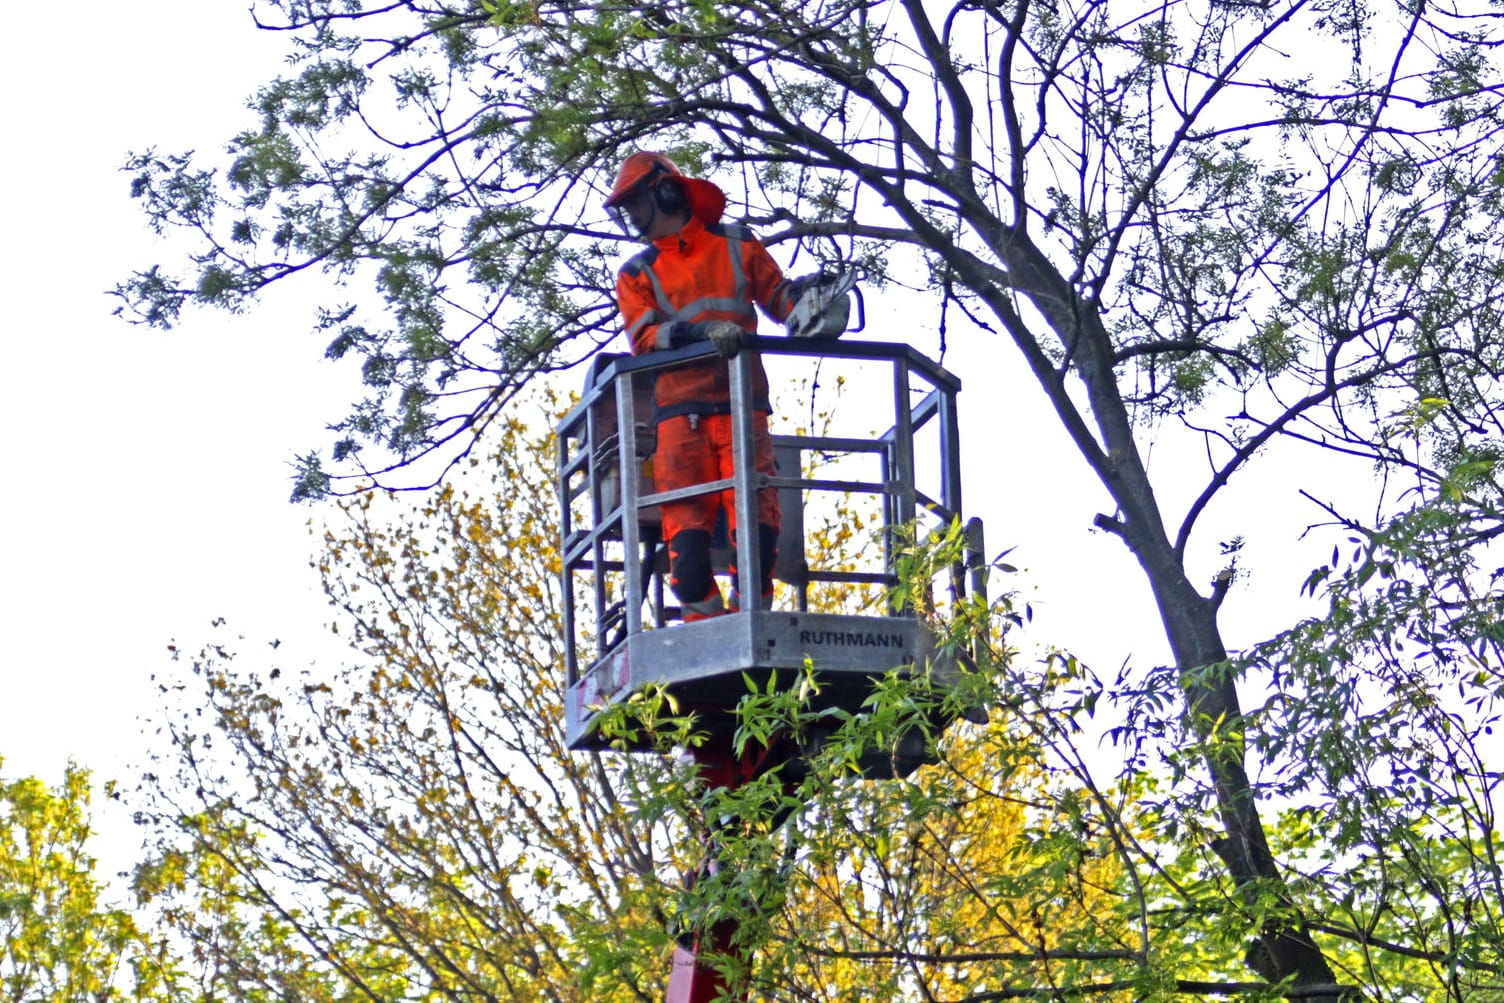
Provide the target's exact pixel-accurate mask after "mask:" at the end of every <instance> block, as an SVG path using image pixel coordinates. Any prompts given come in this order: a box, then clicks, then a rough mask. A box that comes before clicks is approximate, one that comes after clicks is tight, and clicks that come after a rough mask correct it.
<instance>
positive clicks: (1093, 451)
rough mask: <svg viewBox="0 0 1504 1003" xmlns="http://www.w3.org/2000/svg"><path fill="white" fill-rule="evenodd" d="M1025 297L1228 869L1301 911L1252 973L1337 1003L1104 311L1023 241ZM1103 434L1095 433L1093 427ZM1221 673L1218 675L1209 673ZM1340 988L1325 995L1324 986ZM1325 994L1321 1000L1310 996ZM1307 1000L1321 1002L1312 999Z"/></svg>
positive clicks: (999, 303) (1021, 332) (1016, 244)
mask: <svg viewBox="0 0 1504 1003" xmlns="http://www.w3.org/2000/svg"><path fill="white" fill-rule="evenodd" d="M999 250H1000V251H1001V252H1002V254H1003V258H1004V260H1005V261H1007V263H1008V266H1009V278H1010V280H1011V281H1012V284H1013V286H1014V288H1015V289H1017V290H1019V291H1022V292H1024V293H1025V294H1026V295H1027V296H1028V297H1029V300H1030V302H1031V303H1032V304H1033V305H1034V306H1035V308H1036V309H1038V310H1039V311H1040V312H1041V313H1042V314H1043V315H1044V317H1045V320H1046V321H1047V322H1048V323H1049V325H1050V327H1051V328H1052V329H1053V330H1054V332H1055V333H1056V335H1057V336H1058V337H1059V339H1060V342H1061V344H1062V346H1063V347H1064V350H1065V352H1066V360H1065V363H1064V365H1063V366H1061V367H1060V368H1058V369H1057V368H1056V367H1055V366H1054V365H1053V364H1052V363H1050V362H1049V361H1048V359H1047V357H1046V355H1045V353H1044V352H1043V351H1042V349H1041V347H1040V345H1039V344H1038V342H1037V341H1035V339H1034V337H1033V334H1032V333H1031V332H1030V331H1029V330H1028V328H1027V326H1026V325H1025V324H1024V322H1023V319H1022V318H1021V317H1020V315H1019V314H1018V313H1017V312H1016V310H1015V309H1014V308H1013V306H1012V303H1011V302H1010V301H1009V300H1008V298H1007V296H1006V295H1005V294H1000V295H999V296H997V297H995V298H994V299H993V301H992V306H993V307H994V308H995V309H996V310H997V311H998V313H999V316H1000V317H1001V319H1002V320H1003V322H1004V324H1005V326H1006V327H1007V328H1008V329H1009V331H1010V333H1011V334H1012V335H1013V337H1014V340H1015V342H1016V343H1017V344H1018V345H1019V346H1020V347H1021V348H1022V349H1023V351H1024V353H1025V356H1026V357H1027V358H1028V359H1029V361H1030V363H1031V365H1032V366H1033V368H1034V371H1035V376H1036V377H1037V378H1038V379H1039V380H1040V382H1041V384H1042V385H1043V387H1044V389H1045V392H1046V394H1047V395H1048V396H1049V397H1050V399H1051V402H1052V403H1053V404H1054V406H1055V410H1056V412H1057V414H1059V416H1060V418H1061V420H1062V421H1063V423H1064V424H1065V426H1066V428H1067V431H1068V432H1070V434H1071V435H1072V436H1073V437H1074V438H1075V440H1076V444H1077V446H1078V448H1079V449H1080V450H1081V452H1082V454H1083V455H1084V456H1085V458H1086V460H1087V462H1088V463H1090V464H1091V466H1092V468H1093V469H1094V470H1095V471H1096V473H1097V475H1098V477H1099V478H1100V479H1101V481H1102V483H1103V485H1104V486H1105V487H1106V488H1107V491H1108V493H1109V494H1110V495H1111V496H1112V499H1113V501H1114V502H1115V503H1116V504H1117V506H1118V513H1119V514H1118V516H1117V517H1115V518H1114V517H1108V516H1101V517H1099V518H1098V525H1100V526H1102V527H1103V528H1106V529H1108V530H1110V531H1112V532H1114V533H1116V534H1117V535H1118V536H1119V537H1120V538H1121V539H1122V540H1123V542H1124V543H1125V544H1126V545H1127V546H1128V549H1129V550H1130V551H1132V552H1133V555H1134V556H1135V557H1136V558H1138V561H1139V564H1140V566H1141V567H1142V568H1143V569H1144V574H1145V576H1146V578H1147V579H1148V582H1149V586H1150V588H1151V589H1152V591H1153V593H1154V598H1155V601H1156V603H1157V604H1158V607H1159V615H1160V621H1161V623H1162V624H1163V627H1164V631H1165V637H1166V639H1167V640H1168V641H1169V644H1170V650H1171V652H1172V653H1173V656H1174V658H1175V666H1176V668H1177V669H1178V670H1179V674H1180V682H1181V692H1182V694H1183V696H1184V699H1185V704H1186V710H1187V716H1188V720H1189V722H1190V726H1191V729H1192V732H1193V733H1194V734H1195V735H1196V737H1197V739H1198V740H1199V741H1200V742H1201V743H1202V745H1203V748H1204V750H1205V751H1204V754H1203V756H1204V760H1205V762H1206V767H1207V771H1208V773H1209V774H1210V777H1211V781H1212V786H1213V789H1214V791H1215V795H1216V799H1217V805H1218V810H1219V814H1220V817H1221V820H1222V827H1223V832H1224V835H1223V836H1222V838H1220V839H1218V840H1217V841H1216V843H1215V845H1214V846H1213V849H1214V850H1215V851H1216V853H1217V855H1218V856H1219V857H1220V858H1221V859H1222V861H1223V863H1224V864H1225V865H1226V866H1227V869H1228V872H1229V874H1230V875H1231V876H1232V879H1233V882H1234V883H1235V885H1236V886H1237V888H1238V890H1239V892H1240V893H1241V894H1242V895H1243V898H1244V901H1245V902H1248V903H1250V904H1251V903H1253V902H1254V901H1256V900H1257V899H1258V898H1260V897H1261V896H1269V895H1274V896H1277V897H1278V898H1279V899H1280V900H1281V901H1283V902H1286V903H1289V904H1290V905H1291V910H1290V911H1289V912H1285V913H1284V914H1283V915H1282V912H1283V911H1282V910H1280V909H1275V910H1272V911H1271V912H1272V914H1273V916H1274V917H1275V918H1272V919H1270V920H1268V921H1266V922H1265V923H1264V925H1263V927H1262V928H1261V929H1260V930H1258V931H1256V932H1255V933H1254V938H1253V943H1252V945H1251V946H1250V948H1249V951H1248V954H1247V957H1246V959H1245V960H1246V962H1247V964H1248V966H1249V967H1250V968H1251V969H1253V970H1254V971H1255V972H1257V973H1258V974H1259V975H1260V976H1261V977H1263V978H1264V979H1266V980H1268V981H1270V982H1279V981H1282V980H1284V979H1287V978H1289V979H1292V982H1293V985H1294V986H1295V987H1297V988H1300V989H1303V990H1305V993H1303V994H1302V996H1301V998H1302V999H1307V1000H1318V1001H1323V1003H1326V1001H1331V1003H1336V1001H1338V1000H1340V999H1342V998H1343V994H1342V993H1341V991H1340V990H1338V989H1337V988H1336V978H1335V976H1334V975H1333V972H1332V969H1331V966H1330V965H1329V964H1328V963H1327V960H1326V958H1325V956H1324V955H1323V954H1322V953H1321V950H1320V948H1318V947H1317V946H1316V944H1315V942H1314V941H1313V940H1312V939H1311V938H1310V936H1309V935H1308V934H1307V933H1306V931H1305V923H1304V921H1303V919H1302V918H1301V917H1299V916H1298V914H1296V913H1295V912H1294V908H1293V903H1291V902H1290V900H1289V898H1288V896H1287V895H1286V894H1284V879H1283V878H1282V877H1281V875H1280V873H1279V869H1278V867H1277V866H1276V864H1275V861H1274V856H1273V854H1272V853H1270V851H1269V843H1268V840H1267V838H1266V837H1265V834H1264V827H1263V822H1262V821H1261V819H1260V818H1259V814H1258V805H1257V798H1256V796H1255V794H1254V790H1253V786H1252V784H1251V783H1250V782H1249V779H1248V771H1247V768H1246V765H1245V756H1246V749H1245V746H1244V742H1243V728H1242V725H1243V714H1242V708H1241V707H1240V706H1239V703H1238V694H1237V688H1236V685H1235V681H1234V679H1233V678H1232V675H1231V673H1230V672H1218V671H1215V667H1216V666H1219V665H1222V664H1224V663H1226V661H1227V651H1226V648H1225V647H1224V646H1223V644H1222V637H1221V633H1220V631H1219V630H1218V627H1217V606H1216V603H1215V602H1214V601H1213V600H1211V599H1209V598H1207V597H1205V596H1202V595H1201V594H1200V593H1198V592H1197V591H1196V589H1195V587H1194V586H1193V585H1192V584H1191V582H1190V580H1189V579H1188V578H1187V577H1186V573H1185V564H1184V555H1182V554H1181V553H1179V552H1178V551H1177V550H1176V549H1175V547H1174V546H1173V545H1172V544H1171V542H1170V537H1169V535H1168V533H1167V532H1166V530H1165V526H1164V520H1163V518H1162V517H1161V515H1160V512H1159V506H1158V503H1157V500H1156V497H1155V493H1154V488H1153V485H1152V484H1151V482H1150V480H1149V476H1148V472H1147V470H1146V469H1145V468H1144V465H1143V461H1142V458H1141V457H1140V455H1139V452H1138V447H1137V445H1136V443H1135V441H1134V437H1133V426H1132V422H1131V420H1130V419H1129V416H1128V411H1127V408H1126V406H1125V405H1124V403H1123V398H1122V394H1121V391H1120V389H1119V386H1118V383H1117V378H1116V374H1115V371H1114V365H1113V355H1112V341H1111V338H1110V337H1109V335H1108V333H1107V329H1106V327H1105V325H1103V323H1102V321H1101V318H1100V316H1099V315H1098V313H1097V310H1096V306H1095V304H1094V303H1091V302H1088V301H1085V300H1083V299H1082V298H1081V297H1080V296H1078V295H1077V294H1076V291H1075V290H1074V289H1073V288H1072V286H1071V284H1070V283H1069V282H1068V281H1067V280H1066V279H1065V278H1064V277H1063V276H1062V275H1061V274H1060V273H1059V272H1058V271H1056V270H1055V268H1054V267H1053V266H1052V265H1051V264H1050V263H1049V261H1048V259H1047V258H1046V257H1045V256H1044V255H1043V254H1042V253H1040V252H1039V250H1038V249H1037V248H1035V247H1034V246H1033V244H1032V243H1031V242H1030V241H1029V240H1028V238H1027V236H1026V235H1024V234H1022V233H1013V234H1010V235H1009V237H1008V239H1007V240H1006V241H1004V242H1003V246H1002V247H1001V248H999ZM1067 372H1073V373H1074V374H1075V375H1076V376H1077V377H1078V378H1079V379H1080V380H1081V382H1082V385H1083V386H1084V387H1085V389H1086V393H1087V399H1088V401H1089V404H1090V409H1091V413H1090V416H1089V419H1088V418H1087V417H1085V416H1082V415H1081V414H1080V413H1079V411H1078V409H1077V408H1076V405H1075V403H1074V401H1073V400H1072V399H1071V398H1070V396H1069V395H1068V394H1067V393H1066V392H1065V387H1064V374H1065V373H1067ZM1088 420H1089V421H1090V423H1092V424H1095V426H1096V429H1095V434H1092V433H1091V432H1090V431H1089V430H1088V428H1087V425H1088ZM1209 670H1210V671H1209ZM1327 986H1330V987H1332V990H1331V992H1330V993H1322V992H1320V989H1321V988H1322V987H1327ZM1313 989H1314V990H1316V992H1314V993H1312V992H1311V990H1313ZM1306 993H1310V994H1309V995H1306Z"/></svg>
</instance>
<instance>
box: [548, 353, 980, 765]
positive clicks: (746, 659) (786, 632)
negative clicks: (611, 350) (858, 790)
mask: <svg viewBox="0 0 1504 1003" xmlns="http://www.w3.org/2000/svg"><path fill="white" fill-rule="evenodd" d="M750 341H751V345H750V347H749V348H748V349H747V350H744V351H742V352H741V353H740V354H739V355H738V356H737V357H736V358H734V359H732V360H731V362H730V364H729V368H730V377H731V379H730V387H731V415H732V425H733V454H734V468H735V469H734V473H733V475H732V476H731V477H729V478H725V479H723V480H718V481H713V482H710V483H707V484H701V485H697V486H693V487H688V488H682V489H679V490H675V491H668V492H661V491H657V490H656V489H655V486H654V485H653V482H652V475H651V466H652V465H651V456H652V453H653V440H654V426H653V381H654V377H655V374H656V373H658V372H660V371H662V370H664V369H667V368H670V367H672V366H675V365H682V364H684V363H685V362H687V361H692V360H698V359H703V358H705V357H706V356H708V355H711V354H712V353H711V350H710V347H709V346H708V345H694V346H690V347H688V348H684V349H678V350H674V351H670V352H654V353H651V354H648V355H644V356H637V357H627V356H598V357H597V359H596V360H595V361H594V364H593V366H592V369H591V372H590V374H589V377H588V380H587V385H586V388H585V391H584V394H583V396H582V398H581V400H580V402H579V404H578V405H577V406H576V407H575V408H573V409H572V410H571V411H570V412H569V414H567V415H566V416H565V417H564V419H563V420H562V421H561V422H560V424H559V426H558V429H557V433H558V486H559V494H560V501H561V507H562V510H563V518H562V526H561V529H562V538H563V557H562V567H561V578H562V587H563V608H564V617H565V622H564V642H565V652H566V671H567V690H566V696H565V703H566V705H565V732H566V739H567V741H568V744H569V746H570V747H571V748H574V749H589V748H605V747H608V746H610V747H619V746H617V745H615V744H613V743H611V742H608V741H607V740H606V739H605V738H604V737H603V736H602V735H601V734H600V733H599V730H598V725H599V720H600V717H601V714H602V711H603V710H604V709H605V708H607V707H609V706H610V705H611V704H613V703H616V702H618V701H621V700H624V699H626V698H627V697H628V696H630V695H631V694H633V693H634V692H637V691H639V690H641V689H643V688H645V687H650V686H659V685H661V686H663V687H666V688H667V689H668V691H669V692H670V693H671V694H672V695H673V696H674V697H675V699H676V701H677V702H678V704H679V705H680V707H681V708H684V709H688V710H692V711H694V712H695V713H696V714H697V715H698V719H697V728H698V729H699V730H702V731H708V732H709V733H711V734H712V735H716V734H717V733H719V734H721V735H729V733H730V730H731V729H732V728H733V727H734V719H733V716H732V714H731V713H730V711H731V710H732V708H734V707H735V705H736V703H737V701H738V700H739V699H740V698H741V697H742V696H743V695H745V694H746V693H747V689H748V681H749V680H750V681H751V682H753V683H755V684H757V685H759V686H761V685H764V684H765V683H766V681H767V680H768V678H769V677H770V676H773V675H775V674H776V676H777V678H779V679H788V680H789V681H790V683H793V682H794V680H795V679H796V678H797V677H798V675H799V674H800V673H801V672H802V670H803V669H804V667H805V665H806V663H808V664H810V665H812V666H813V669H814V671H815V672H816V673H817V676H818V679H819V680H820V684H821V686H820V695H819V698H818V699H819V700H820V701H821V706H839V707H843V708H846V709H848V710H856V709H857V708H858V707H860V705H861V704H862V702H863V701H864V700H865V699H866V698H867V696H868V695H869V694H870V693H871V691H872V684H873V682H874V680H876V679H877V678H879V677H882V676H883V675H885V674H886V673H888V672H890V671H892V670H894V669H896V668H902V667H908V669H909V671H915V672H926V671H927V672H931V673H934V674H935V675H936V676H938V677H940V679H941V680H942V682H943V680H944V678H946V677H947V676H953V674H954V673H955V672H956V671H957V669H956V666H955V664H954V662H953V661H951V660H950V659H949V658H948V657H946V656H945V655H944V654H943V653H942V652H941V651H940V650H939V646H938V645H937V642H936V638H935V637H933V636H932V634H931V632H930V630H929V629H928V628H927V627H926V626H925V624H924V622H923V621H922V620H921V619H920V618H919V617H917V616H916V615H915V614H914V612H913V611H912V610H906V609H902V608H893V606H892V604H891V603H889V602H887V601H886V600H879V601H876V602H872V601H869V602H868V604H867V606H866V607H864V608H863V609H862V610H861V612H858V613H851V612H823V611H820V610H819V606H820V605H821V603H820V602H819V601H818V600H819V595H818V590H819V589H820V588H821V587H822V586H831V585H837V586H842V585H844V586H851V587H856V588H866V589H869V590H875V591H877V592H881V590H882V589H884V588H885V587H886V586H888V585H890V584H892V583H893V582H894V581H895V580H896V578H895V575H896V571H895V563H896V555H897V548H898V547H899V545H900V544H901V542H902V541H903V540H904V539H905V538H907V536H906V534H911V533H912V527H914V526H915V525H916V520H918V521H919V524H920V526H921V531H922V529H923V526H924V525H925V524H926V523H927V524H929V526H930V528H936V527H940V528H943V527H947V526H949V525H950V524H951V523H952V522H953V521H956V520H960V519H961V470H960V456H959V449H958V445H959V443H958V422H957V415H956V395H957V393H958V392H959V390H960V381H959V380H957V379H956V378H955V376H953V375H952V374H950V373H949V372H947V371H946V370H944V369H943V368H941V367H940V366H939V365H937V364H936V363H934V362H932V361H930V360H929V359H926V358H924V357H923V356H922V355H920V354H919V353H917V352H915V351H914V350H913V349H911V348H909V347H908V346H906V345H895V344H885V343H877V342H860V341H850V342H848V341H840V342H837V341H813V340H807V339H788V338H755V339H750ZM759 353H760V354H761V356H762V357H763V360H764V361H765V362H766V363H767V364H768V366H769V368H770V370H771V369H774V368H775V367H774V364H775V362H776V364H777V367H779V369H778V371H776V372H774V374H773V376H774V380H773V382H774V386H775V389H776V388H778V387H781V386H791V385H795V384H796V383H797V381H795V380H787V379H783V378H782V376H783V375H784V374H783V369H790V370H793V371H794V373H795V375H796V376H797V374H798V371H799V369H800V368H801V367H802V368H803V369H804V370H805V371H806V372H805V375H806V377H808V376H809V374H818V378H819V379H824V380H827V381H829V382H834V381H835V380H836V379H838V378H839V377H840V372H841V371H842V370H843V369H846V368H860V369H861V370H862V371H863V372H864V373H865V374H866V376H865V378H867V379H868V380H869V381H871V380H872V379H873V376H874V374H876V379H875V382H874V383H873V385H875V386H876V387H877V388H878V389H877V390H875V391H874V390H871V389H869V390H868V391H867V392H865V393H864V394H863V395H862V397H861V400H860V401H859V402H851V401H848V402H847V403H845V404H843V405H842V406H843V407H845V408H848V409H849V408H857V409H859V414H860V415H861V418H862V420H863V421H864V422H868V423H870V426H869V427H871V428H877V429H883V431H881V432H875V433H872V434H861V435H840V436H831V435H820V434H817V432H818V431H819V430H817V429H815V428H811V427H793V428H790V427H788V426H789V424H790V423H789V422H788V421H787V420H786V419H785V420H784V421H783V422H782V426H778V425H775V428H774V431H775V433H780V432H782V433H795V434H775V435H774V436H773V448H774V456H775V458H776V461H777V467H778V472H777V474H776V476H772V477H768V476H765V475H760V474H759V473H758V472H757V471H756V470H755V469H754V464H753V463H752V462H751V458H752V454H753V445H752V442H753V416H752V385H753V372H754V370H753V368H752V367H753V366H754V364H755V360H756V358H757V356H758V354H759ZM805 385H807V386H812V385H814V383H813V381H812V380H809V379H806V380H805ZM811 410H812V414H811V421H810V424H813V423H814V415H813V409H811ZM817 458H818V459H819V461H820V462H819V463H818V464H816V463H813V462H812V461H813V460H815V459H817ZM728 488H731V489H733V490H734V497H735V506H736V516H737V518H736V523H737V525H740V526H755V525H756V524H757V500H756V497H757V491H758V490H759V489H764V488H773V489H776V490H777V491H778V493H779V502H780V508H781V511H782V525H781V528H780V533H779V544H778V557H777V560H776V562H775V564H774V568H773V574H774V577H775V579H776V580H778V581H780V582H782V583H784V586H785V587H784V588H783V589H781V590H780V591H779V594H778V596H777V598H776V600H775V602H774V603H773V608H769V606H768V604H767V602H766V600H764V598H763V597H762V596H760V595H758V590H757V589H756V588H754V587H748V588H745V589H744V590H743V594H742V605H741V608H740V610H739V611H737V612H732V613H729V614H727V615H724V616H719V617H715V618H712V619H707V620H699V621H696V622H693V623H683V622H680V621H681V620H682V613H681V611H680V610H679V608H678V606H677V604H676V603H677V601H676V600H675V599H674V597H673V595H672V592H671V591H670V590H669V589H668V588H667V585H666V578H667V574H668V557H667V547H666V541H664V540H662V539H661V531H660V529H659V526H660V520H659V512H658V506H659V505H661V504H663V503H665V502H671V501H675V500H678V499H682V498H686V497H691V496H694V495H696V494H701V493H710V492H722V491H725V490H726V489H728ZM854 498H862V499H867V501H866V503H865V504H866V505H867V506H868V508H870V509H871V510H872V511H873V512H874V513H875V515H874V517H873V519H872V521H873V522H875V523H877V525H875V526H872V527H869V530H870V532H871V533H872V535H873V539H874V540H875V544H874V546H873V548H871V549H872V550H873V551H875V552H876V553H874V554H869V558H870V561H869V563H870V565H871V566H862V567H852V566H851V562H850V561H843V562H841V563H842V566H840V567H819V566H812V564H811V561H812V560H816V561H818V555H817V554H815V555H812V554H811V552H810V548H809V547H808V546H807V542H808V541H807V540H806V526H805V516H806V512H807V511H808V510H809V508H810V506H811V504H812V503H813V502H814V501H816V500H817V499H820V500H824V501H826V502H830V501H831V500H834V501H835V507H834V508H832V507H830V506H829V505H827V507H826V508H825V509H823V510H822V511H825V512H829V511H837V512H839V511H843V510H846V509H849V507H850V500H851V499H854ZM966 534H967V540H968V547H967V549H968V556H967V558H966V560H964V561H963V562H962V565H961V566H958V567H955V568H951V569H948V570H947V574H946V575H945V578H946V579H947V581H945V582H944V583H942V584H941V585H940V586H939V587H941V588H945V589H948V590H950V591H951V592H952V593H953V594H959V593H961V592H965V591H968V590H971V591H981V590H982V589H983V588H984V585H985V576H984V572H983V566H982V565H983V561H982V558H981V554H982V540H981V525H980V523H979V522H977V521H975V520H973V521H972V522H970V523H968V524H966ZM736 535H737V540H736V543H735V546H734V553H733V545H732V544H731V542H730V540H729V539H727V538H726V537H724V535H723V536H722V537H721V539H720V540H719V542H718V545H716V546H715V547H714V548H713V554H712V556H713V559H714V561H715V563H716V566H717V571H718V572H720V573H725V572H726V571H727V569H728V568H729V566H732V565H734V566H735V567H737V568H738V569H740V571H741V580H742V581H744V582H756V581H758V580H759V577H760V576H759V571H760V569H759V567H758V560H759V558H758V553H757V550H758V548H757V534H755V533H740V534H736ZM812 594H813V595H815V598H816V602H815V603H814V604H813V605H814V606H815V607H816V608H814V609H812V608H811V605H812V603H811V596H812ZM650 744H651V743H650V736H649V737H644V738H643V739H641V740H640V744H638V745H636V746H635V747H638V748H648V747H649V746H650ZM909 768H912V766H910V767H909Z"/></svg>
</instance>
